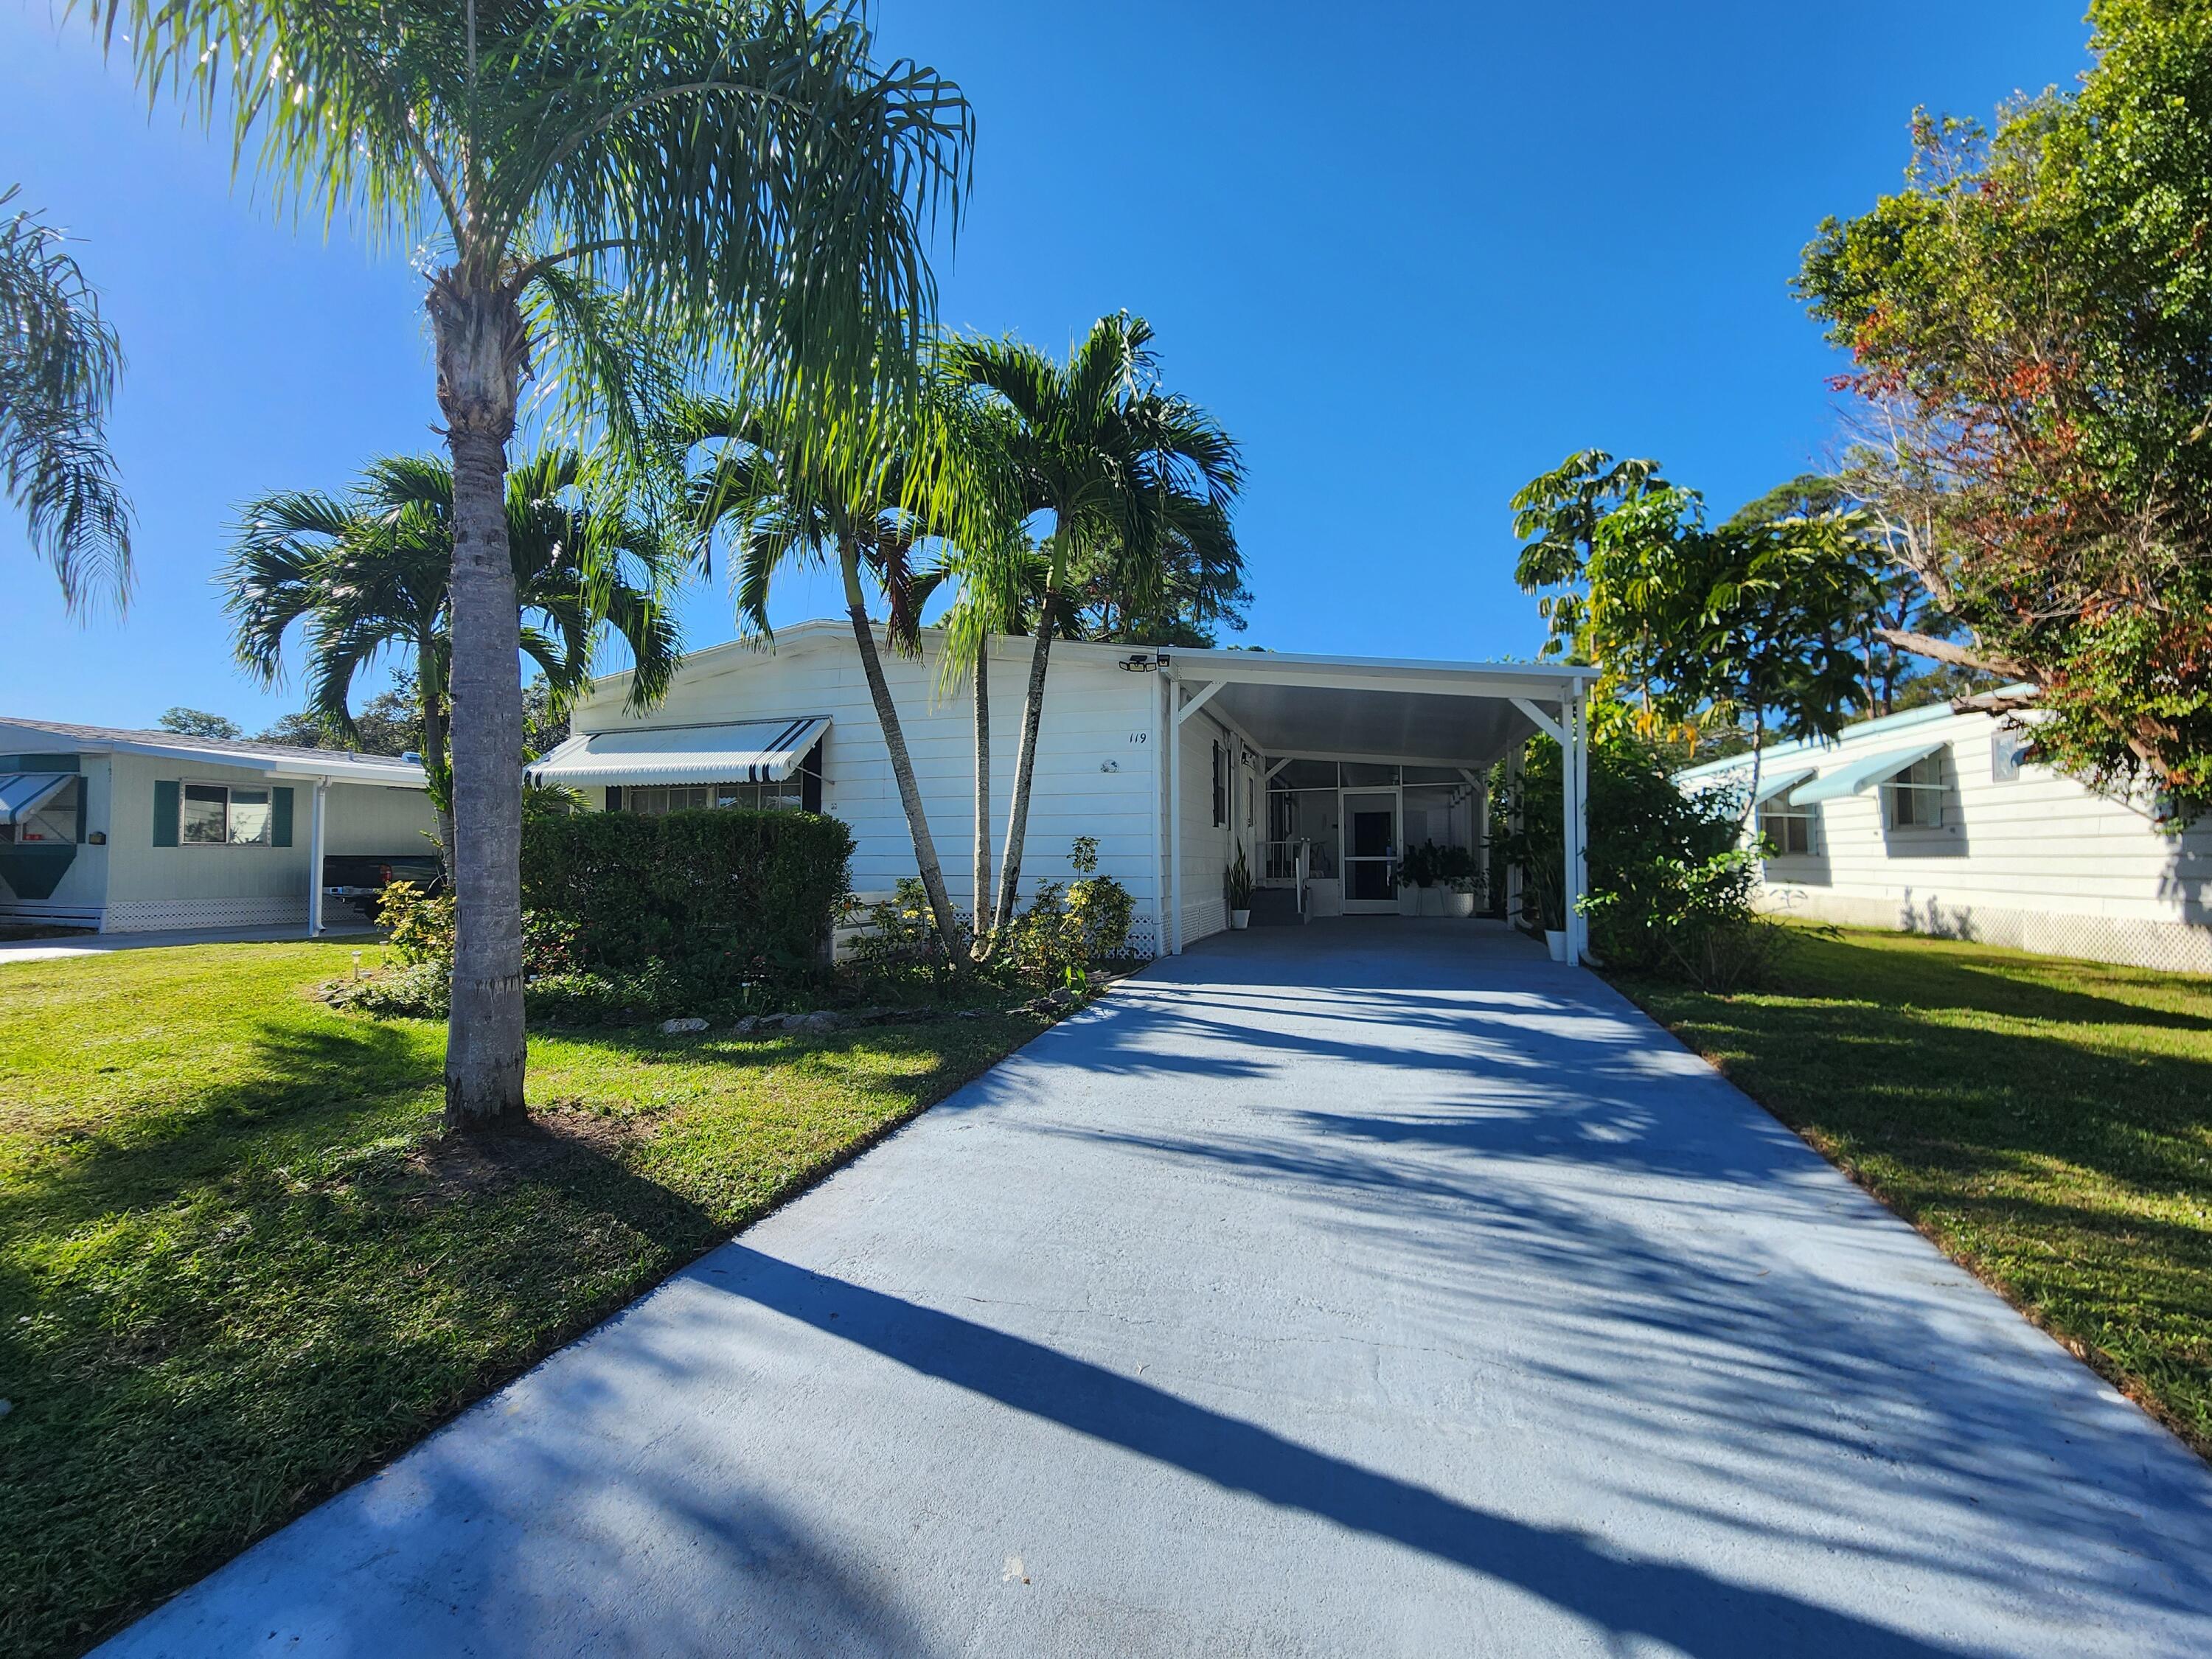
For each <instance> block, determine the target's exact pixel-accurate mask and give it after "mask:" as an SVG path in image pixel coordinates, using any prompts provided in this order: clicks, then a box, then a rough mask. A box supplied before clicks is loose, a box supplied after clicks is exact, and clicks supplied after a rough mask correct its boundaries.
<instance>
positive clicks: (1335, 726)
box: [1206, 681, 1535, 766]
mask: <svg viewBox="0 0 2212 1659" xmlns="http://www.w3.org/2000/svg"><path fill="white" fill-rule="evenodd" d="M1206 707H1207V708H1218V709H1219V710H1220V711H1221V714H1222V715H1223V717H1224V718H1225V720H1228V721H1229V722H1230V723H1231V725H1234V726H1240V727H1242V728H1243V731H1244V732H1245V734H1246V735H1247V736H1249V738H1251V739H1252V741H1253V742H1255V743H1256V744H1259V745H1260V747H1261V748H1262V749H1264V750H1267V753H1269V754H1270V755H1286V754H1297V755H1340V756H1346V755H1350V756H1357V755H1372V756H1376V757H1379V758H1384V759H1415V758H1419V759H1425V760H1432V761H1441V762H1447V763H1454V764H1458V765H1462V766H1486V765H1488V764H1489V763H1491V762H1492V761H1493V760H1495V759H1496V758H1497V757H1498V756H1499V755H1501V754H1503V753H1504V751H1505V750H1506V748H1507V746H1508V745H1509V744H1511V743H1513V742H1514V740H1515V739H1516V738H1523V737H1526V736H1527V735H1528V733H1529V732H1532V731H1534V729H1535V728H1534V726H1532V725H1530V723H1529V720H1528V716H1527V715H1525V714H1522V712H1521V711H1520V710H1519V709H1517V708H1515V707H1514V706H1513V704H1512V702H1510V700H1509V699H1507V698H1505V697H1500V696H1452V695H1442V694H1437V693H1434V692H1421V691H1353V690H1339V689H1335V688H1329V687H1322V686H1312V685H1289V684H1263V683H1258V682H1237V681H1231V682H1230V683H1229V684H1225V685H1224V686H1223V687H1222V688H1221V690H1220V691H1219V692H1218V693H1217V694H1216V695H1215V696H1213V698H1212V699H1211V700H1210V701H1209V702H1207V704H1206Z"/></svg>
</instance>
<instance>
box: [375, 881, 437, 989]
mask: <svg viewBox="0 0 2212 1659" xmlns="http://www.w3.org/2000/svg"><path fill="white" fill-rule="evenodd" d="M377 920H378V921H380V922H382V923H383V924H384V927H385V928H386V932H387V933H388V935H389V942H390V944H391V945H392V955H394V956H396V957H398V958H399V960H400V961H401V963H404V964H405V965H406V966H408V967H410V968H413V967H418V966H422V965H423V964H426V963H439V964H441V965H442V966H444V967H445V968H446V969H447V970H448V971H449V972H450V971H451V969H452V968H453V895H452V894H451V893H441V894H439V895H438V896H436V897H435V898H434V897H432V896H430V895H429V894H428V892H426V891H424V890H422V888H420V887H418V886H416V884H414V883H413V882H411V881H395V882H393V883H392V884H391V885H389V886H388V887H386V889H385V890H384V893H383V896H382V897H381V898H380V900H379V902H378V910H377Z"/></svg>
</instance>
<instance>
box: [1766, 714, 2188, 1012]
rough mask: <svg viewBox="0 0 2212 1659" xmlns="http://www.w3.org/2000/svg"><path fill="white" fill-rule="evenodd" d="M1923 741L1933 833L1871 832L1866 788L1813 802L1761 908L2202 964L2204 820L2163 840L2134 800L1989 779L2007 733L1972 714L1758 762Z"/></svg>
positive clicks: (2028, 778)
mask: <svg viewBox="0 0 2212 1659" xmlns="http://www.w3.org/2000/svg"><path fill="white" fill-rule="evenodd" d="M1937 740H1940V741H1942V743H1943V744H1944V745H1945V747H1944V750H1943V751H1942V754H1943V758H1944V775H1945V781H1946V783H1947V784H1948V786H1949V788H1950V793H1949V795H1948V799H1947V800H1946V803H1945V807H1946V817H1947V820H1948V822H1947V825H1946V828H1945V830H1944V831H1942V832H1940V833H1936V834H1930V833H1929V832H1923V831H1905V832H1901V833H1900V832H1896V831H1886V830H1884V829H1883V828H1882V822H1881V792H1880V791H1879V790H1878V789H1869V791H1868V792H1867V793H1865V794H1863V795H1858V796H1853V797H1849V798H1846V799H1841V800H1832V801H1825V802H1822V803H1820V805H1819V809H1818V814H1817V818H1816V823H1815V826H1814V854H1813V855H1812V856H1810V857H1807V856H1798V857H1792V858H1776V859H1772V860H1768V862H1767V866H1766V871H1765V878H1766V885H1767V890H1768V897H1769V902H1771V903H1773V904H1775V905H1777V906H1778V907H1780V908H1787V909H1790V910H1792V911H1795V912H1797V913H1799V914H1802V915H1814V916H1819V917H1821V918H1823V919H1826V920H1830V921H1850V922H1855V923H1860V924H1864V925H1872V926H1885V927H1921V928H1931V929H1932V930H1934V931H1937V932H1946V933H1959V934H1961V935H1963V936H1966V937H1972V938H1979V939H1989V940H1990V941H1991V942H1995V943H2008V944H2017V945H2021V948H2025V949H2031V950H2051V951H2058V950H2067V951H2070V952H2071V953H2073V954H2081V955H2089V956H2096V957H2104V958H2107V959H2111V960H2118V961H2140V962H2146V963H2151V964H2152V965H2160V966H2173V967H2179V968H2189V969H2195V970H2197V971H2202V970H2203V969H2201V968H2198V966H2197V964H2199V963H2212V825H2200V826H2199V827H2197V828H2196V829H2191V831H2190V832H2189V833H2188V834H2186V835H2185V836H2169V835H2166V834H2163V833H2161V832H2160V830H2159V829H2158V828H2157V826H2156V825H2155V824H2154V823H2153V822H2152V820H2151V818H2150V817H2149V814H2148V811H2145V810H2143V809H2142V806H2141V805H2140V804H2131V803H2130V802H2127V801H2124V800H2118V799H2111V798H2109V797H2107V796H2104V795H2100V794H2098V793H2095V792H2093V791H2092V790H2090V789H2089V788H2087V787H2085V786H2084V785H2082V784H2081V783H2080V782H2079V781H2075V779H2073V778H2070V777H2067V776H2065V775H2062V774H2058V773H2055V772H2052V771H2051V770H2050V769H2047V768H2043V767H2036V766H2031V767H2027V768H2025V769H2022V770H2021V773H2020V774H2019V775H2017V776H2016V777H2014V778H2011V779H2008V780H2003V781H1999V780H1998V779H1997V778H1996V776H1995V774H1994V768H1993V759H1994V751H1995V750H1996V745H1998V744H2003V745H2005V746H2006V747H2008V748H2009V747H2012V746H2014V745H2015V744H2018V743H2019V741H2020V738H2018V736H2017V735H2016V734H2013V733H2009V732H2005V731H2004V730H2003V729H2002V727H2001V726H2000V725H1999V723H1998V722H1997V721H1996V720H1993V719H1991V718H1990V716H1988V715H1986V714H1947V715H1941V716H1936V717H1931V718H1929V719H1925V720H1917V721H1912V722H1909V723H1903V724H1899V725H1895V726H1890V727H1889V728H1888V729H1887V730H1885V729H1882V727H1881V726H1880V725H1879V724H1872V725H1869V726H1860V727H1856V728H1853V729H1851V730H1850V731H1848V732H1846V733H1845V734H1844V738H1842V740H1841V741H1840V742H1839V743H1838V744H1834V745H1832V746H1827V747H1818V748H1814V749H1813V750H1810V751H1801V750H1796V748H1795V747H1794V746H1793V747H1791V748H1787V749H1784V750H1778V751H1775V752H1771V753H1770V755H1769V757H1768V758H1767V761H1766V764H1767V765H1768V766H1769V767H1774V768H1778V767H1782V766H1785V765H1796V764H1801V763H1805V762H1812V763H1816V764H1817V765H1818V766H1819V767H1820V770H1821V771H1822V772H1823V773H1826V772H1830V771H1832V770H1834V769H1836V768H1838V767H1840V766H1843V765H1846V764H1849V763H1852V762H1855V761H1858V760H1862V759H1866V758H1869V757H1873V756H1875V755H1879V754H1882V753H1884V752H1886V751H1888V750H1899V749H1905V748H1907V747H1911V746H1915V745H1917V744H1921V743H1924V742H1930V741H1937ZM1954 824H1955V829H1954V828H1953V825H1954Z"/></svg>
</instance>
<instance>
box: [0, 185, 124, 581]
mask: <svg viewBox="0 0 2212 1659" xmlns="http://www.w3.org/2000/svg"><path fill="white" fill-rule="evenodd" d="M16 193H17V189H16V187H15V186H14V185H10V186H9V187H8V188H7V189H6V190H4V191H0V207H5V206H6V204H8V203H9V202H10V201H12V200H13V199H15V195H16ZM65 241H66V239H65V238H64V236H63V234H62V233H61V232H60V231H58V230H56V229H54V228H52V226H49V225H46V224H44V223H41V222H40V220H39V218H38V216H36V215H34V214H32V213H30V212H27V211H22V210H19V211H17V212H15V213H14V214H12V215H10V216H8V217H6V218H5V219H0V492H4V493H5V494H6V495H7V497H8V499H9V501H12V502H13V503H14V504H15V506H16V507H18V508H19V509H20V510H21V512H22V513H23V517H24V520H25V523H26V526H27V528H28V530H29V532H30V539H31V545H32V546H33V548H34V549H35V550H37V551H38V553H39V554H40V556H41V557H42V558H44V559H45V560H46V563H47V564H48V565H50V566H51V567H52V569H53V572H54V575H55V577H56V579H57V580H59V582H60V583H61V589H62V599H63V602H64V605H66V606H67V607H68V608H69V609H70V611H76V612H78V613H79V614H82V612H83V611H84V609H85V607H86V606H87V605H88V604H89V603H90V601H91V600H92V599H93V597H94V595H100V596H104V597H105V598H106V599H110V600H112V602H113V603H114V605H116V606H117V608H118V609H121V608H122V607H123V606H124V605H127V604H128V603H129V600H130V596H131V529H132V515H131V504H130V502H129V501H127V500H126V499H125V496H124V494H123V489H122V484H121V482H120V480H119V478H118V475H117V469H116V465H115V457H114V455H113V453H112V451H111V450H110V449H109V448H108V445H107V413H108V409H109V406H110V404H112V401H113V399H114V396H115V387H116V383H117V381H118V379H119V378H120V376H121V374H122V369H123V351H122V347H121V345H120V344H119V343H118V341H117V339H116V337H115V331H114V330H113V329H112V328H111V327H109V326H108V325H107V323H106V320H105V319H103V318H102V317H101V315H100V296H99V295H98V294H97V293H96V292H95V291H94V289H93V287H92V285H91V283H89V282H88V281H87V280H86V278H85V275H84V272H83V270H82V269H81V268H80V267H79V266H78V264H77V263H76V259H75V258H72V257H71V256H70V253H69V252H67V249H66V246H65Z"/></svg>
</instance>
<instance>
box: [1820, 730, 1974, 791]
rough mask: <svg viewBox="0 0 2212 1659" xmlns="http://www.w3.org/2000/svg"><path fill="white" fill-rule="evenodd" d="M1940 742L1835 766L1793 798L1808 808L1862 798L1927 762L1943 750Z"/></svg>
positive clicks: (1889, 750) (1890, 751)
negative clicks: (1909, 768)
mask: <svg viewBox="0 0 2212 1659" xmlns="http://www.w3.org/2000/svg"><path fill="white" fill-rule="evenodd" d="M1943 746H1944V744H1943V742H1942V740H1941V739H1939V740H1937V741H1936V742H1934V743H1923V744H1920V745H1919V746H1918V747H1917V748H1914V749H1887V750H1883V751H1882V752H1881V754H1879V755H1869V756H1868V757H1866V758H1865V759H1864V760H1856V761H1852V762H1850V763H1849V764H1848V765H1844V766H1838V768H1837V769H1835V770H1834V771H1832V772H1824V773H1822V774H1821V775H1820V778H1819V779H1818V780H1817V781H1814V782H1812V783H1808V784H1807V785H1806V786H1805V787H1803V788H1802V789H1800V790H1799V791H1798V792H1797V794H1796V799H1797V803H1798V804H1799V805H1813V804H1814V803H1815V802H1819V801H1824V800H1841V799H1844V796H1846V795H1863V794H1864V793H1866V792H1867V791H1868V790H1869V789H1871V788H1873V787H1875V785H1876V784H1878V783H1887V782H1888V781H1890V780H1891V779H1892V778H1893V777H1895V776H1896V775H1898V774H1899V772H1902V771H1903V770H1905V768H1906V767H1908V766H1910V765H1911V764H1912V763H1914V762H1915V761H1923V760H1926V759H1927V758H1928V757H1929V756H1930V755H1933V754H1935V753H1936V752H1937V751H1938V750H1941V749H1942V748H1943Z"/></svg>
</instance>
